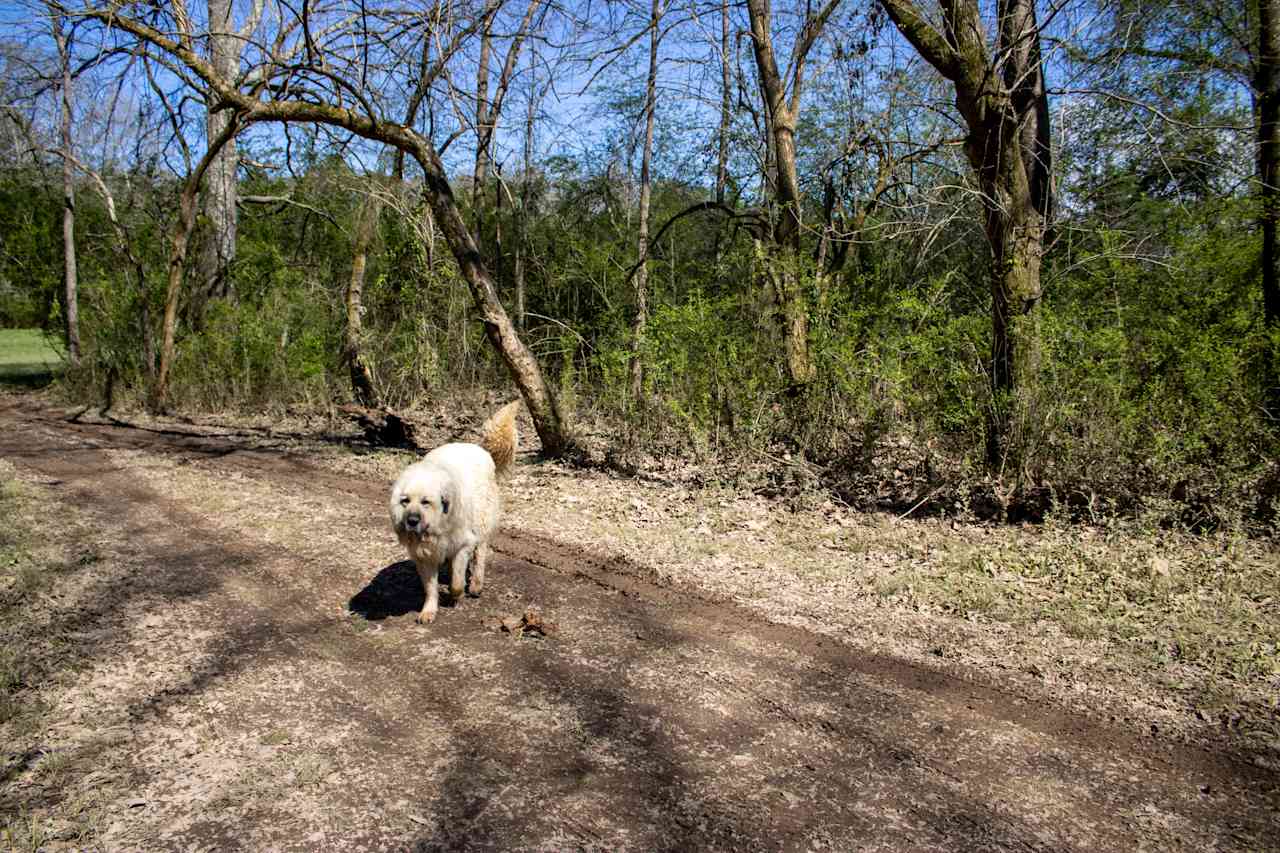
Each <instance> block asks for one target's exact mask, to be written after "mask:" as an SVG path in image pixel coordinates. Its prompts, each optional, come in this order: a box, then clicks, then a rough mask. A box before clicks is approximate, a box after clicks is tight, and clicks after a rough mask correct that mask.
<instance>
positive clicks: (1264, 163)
mask: <svg viewBox="0 0 1280 853" xmlns="http://www.w3.org/2000/svg"><path fill="white" fill-rule="evenodd" d="M1255 76H1256V83H1255V89H1256V91H1257V98H1258V113H1259V116H1258V118H1259V121H1258V177H1259V182H1260V187H1259V194H1260V196H1261V205H1260V207H1261V212H1260V219H1261V225H1262V312H1263V323H1264V324H1265V328H1266V330H1267V331H1268V332H1269V333H1270V334H1271V340H1270V345H1269V347H1268V359H1267V364H1266V366H1265V368H1264V376H1265V378H1264V380H1263V381H1264V383H1265V385H1266V392H1265V405H1266V407H1267V410H1268V414H1269V415H1270V418H1271V421H1272V422H1273V423H1276V424H1280V235H1278V234H1277V230H1278V227H1280V0H1258V59H1257V71H1256V75H1255Z"/></svg>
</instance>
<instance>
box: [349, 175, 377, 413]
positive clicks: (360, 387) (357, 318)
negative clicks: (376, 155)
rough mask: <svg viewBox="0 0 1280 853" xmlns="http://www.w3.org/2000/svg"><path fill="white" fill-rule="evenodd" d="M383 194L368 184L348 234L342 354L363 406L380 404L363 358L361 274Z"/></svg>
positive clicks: (362, 277)
mask: <svg viewBox="0 0 1280 853" xmlns="http://www.w3.org/2000/svg"><path fill="white" fill-rule="evenodd" d="M382 207H383V198H382V195H381V193H380V192H379V187H378V186H377V185H376V184H375V185H373V186H370V187H369V190H368V192H367V193H365V194H364V197H363V199H362V201H361V202H360V209H359V211H357V213H356V225H355V233H354V234H353V235H352V237H351V277H350V278H349V279H348V280H347V298H346V309H347V332H346V339H345V349H344V353H343V355H344V357H345V358H346V361H347V367H348V368H349V369H350V371H351V390H352V392H353V393H354V394H355V397H356V400H357V401H358V402H359V403H360V405H362V406H369V407H371V408H381V407H382V400H381V398H380V396H379V394H378V390H377V387H376V385H375V384H374V381H373V371H372V370H370V369H369V364H368V362H366V361H365V359H364V351H363V343H362V341H363V337H364V331H363V330H364V320H363V315H364V304H363V294H364V278H365V267H366V265H367V263H368V258H369V249H370V247H371V246H372V245H373V241H374V238H375V237H376V236H377V233H378V217H379V216H380V215H381V213H382Z"/></svg>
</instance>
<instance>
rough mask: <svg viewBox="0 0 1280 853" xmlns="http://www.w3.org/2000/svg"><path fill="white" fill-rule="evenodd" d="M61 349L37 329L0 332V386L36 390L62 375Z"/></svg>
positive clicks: (4, 330) (0, 330)
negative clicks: (18, 386) (17, 386)
mask: <svg viewBox="0 0 1280 853" xmlns="http://www.w3.org/2000/svg"><path fill="white" fill-rule="evenodd" d="M63 367H64V360H63V356H62V351H61V349H60V348H59V347H58V346H57V345H56V344H54V343H53V342H52V341H51V340H50V339H49V338H48V337H47V336H46V335H45V334H44V332H42V331H40V330H39V329H0V384H4V385H20V386H23V387H27V388H38V387H41V386H44V385H48V384H49V383H50V382H52V381H53V380H54V379H55V378H57V376H58V375H59V374H60V373H61V372H62V370H63Z"/></svg>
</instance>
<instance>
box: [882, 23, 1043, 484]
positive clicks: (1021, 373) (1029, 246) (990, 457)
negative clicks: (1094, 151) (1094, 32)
mask: <svg viewBox="0 0 1280 853" xmlns="http://www.w3.org/2000/svg"><path fill="white" fill-rule="evenodd" d="M880 3H881V5H882V6H883V7H884V8H885V10H886V11H887V12H888V13H889V17H890V18H892V19H893V22H894V24H895V25H896V26H897V28H898V30H899V31H900V32H902V34H903V35H904V36H906V38H907V39H908V40H909V41H910V42H911V43H912V45H914V46H915V48H916V49H917V50H918V51H919V52H920V54H921V56H923V57H924V59H925V60H926V61H927V62H928V63H929V64H930V65H932V66H933V67H934V68H936V69H937V70H938V71H939V72H940V73H941V74H942V75H943V76H944V77H946V78H947V79H948V80H950V81H951V82H952V83H953V84H954V86H955V98H956V107H957V108H958V109H959V111H960V114H961V116H962V117H963V118H964V120H965V124H966V125H967V126H968V129H969V137H968V139H967V140H966V142H965V153H966V155H967V156H968V159H969V164H970V166H972V168H973V170H974V174H975V175H976V176H977V180H978V187H979V189H980V190H981V191H982V197H983V206H984V214H983V217H984V230H985V232H986V237H987V242H988V245H989V246H990V250H991V278H990V281H991V408H990V412H989V416H988V420H987V447H986V456H987V459H986V461H987V466H988V468H989V469H990V470H992V471H993V472H995V473H1000V474H1011V475H1012V476H1013V477H1015V478H1016V479H1018V480H1019V481H1021V480H1022V478H1023V476H1024V475H1025V474H1026V473H1027V465H1028V462H1029V461H1030V460H1029V459H1028V457H1027V451H1028V450H1029V444H1028V439H1029V428H1030V426H1031V414H1032V412H1031V411H1030V407H1031V405H1032V404H1033V402H1034V400H1035V399H1036V397H1037V396H1038V393H1039V390H1040V329H1039V321H1038V313H1039V312H1038V309H1039V304H1040V296H1041V285H1040V262H1041V257H1042V255H1043V252H1044V239H1045V231H1046V228H1047V227H1048V218H1049V214H1050V208H1051V205H1052V200H1053V187H1052V169H1051V157H1050V147H1049V103H1048V97H1047V94H1046V92H1045V86H1044V72H1043V68H1042V63H1041V57H1040V32H1039V29H1038V26H1037V22H1036V13H1035V4H1034V0H999V2H998V4H997V10H996V25H997V28H998V30H997V37H996V41H995V46H994V51H993V52H992V54H991V55H989V53H988V46H987V42H986V36H985V35H984V32H983V24H982V16H981V12H980V10H979V8H978V3H977V0H950V2H947V3H944V4H943V6H942V11H943V15H942V19H943V25H944V32H943V33H940V32H938V31H937V30H936V29H934V27H933V26H932V24H930V23H929V22H928V21H927V19H926V18H925V17H924V15H923V13H922V12H921V11H920V9H919V8H918V7H917V6H916V5H915V4H914V3H913V2H911V0H880Z"/></svg>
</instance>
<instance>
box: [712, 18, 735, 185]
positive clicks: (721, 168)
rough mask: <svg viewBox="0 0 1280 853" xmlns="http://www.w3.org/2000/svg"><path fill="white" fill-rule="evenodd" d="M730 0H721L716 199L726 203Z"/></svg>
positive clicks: (730, 92)
mask: <svg viewBox="0 0 1280 853" xmlns="http://www.w3.org/2000/svg"><path fill="white" fill-rule="evenodd" d="M731 44H732V43H731V42H730V41H729V0H720V129H719V133H718V137H719V139H718V141H719V146H718V149H717V151H716V201H718V202H720V203H721V204H723V203H724V195H725V191H726V189H727V187H728V184H729V128H730V122H731V120H732V117H733V112H732V111H733V80H732V79H731V77H730V68H729V49H730V46H731Z"/></svg>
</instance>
